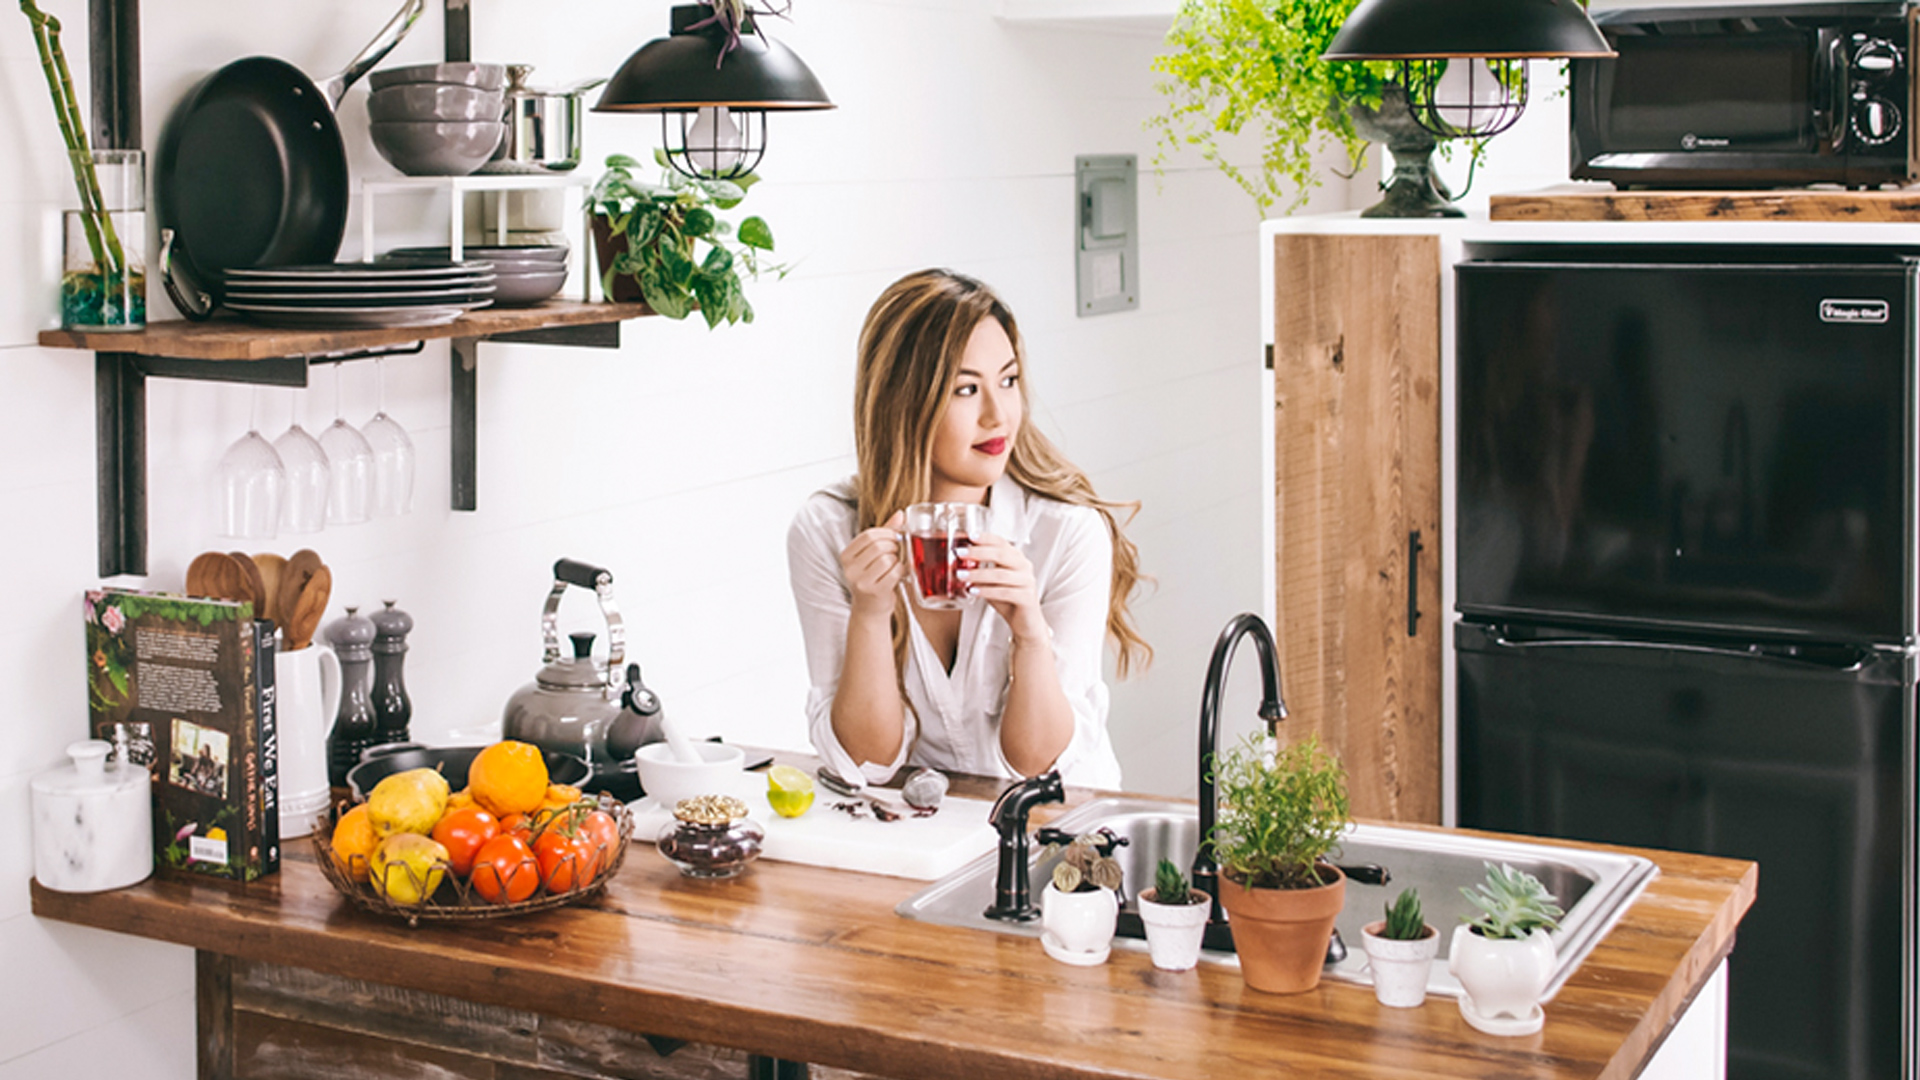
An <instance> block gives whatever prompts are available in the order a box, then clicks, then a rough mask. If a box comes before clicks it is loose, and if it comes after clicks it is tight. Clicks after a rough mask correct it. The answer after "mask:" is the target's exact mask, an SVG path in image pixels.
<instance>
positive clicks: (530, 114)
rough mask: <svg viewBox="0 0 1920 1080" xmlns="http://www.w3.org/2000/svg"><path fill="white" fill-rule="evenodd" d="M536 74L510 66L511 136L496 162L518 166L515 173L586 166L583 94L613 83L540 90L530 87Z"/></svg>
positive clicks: (526, 67)
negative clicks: (582, 135) (582, 145)
mask: <svg viewBox="0 0 1920 1080" xmlns="http://www.w3.org/2000/svg"><path fill="white" fill-rule="evenodd" d="M532 74H533V67H532V66H531V65H528V64H508V65H507V108H506V115H505V117H504V119H505V120H506V122H507V134H506V137H505V138H503V139H501V140H500V149H498V150H496V151H494V155H493V160H494V161H495V162H505V163H506V164H507V166H508V167H509V168H510V169H511V168H512V167H514V166H518V167H519V169H517V170H514V171H521V170H527V171H530V170H531V169H534V168H540V169H547V170H550V171H553V172H567V171H569V170H571V169H572V168H574V167H575V166H577V165H579V164H580V123H581V112H582V108H581V104H580V98H581V95H583V94H585V93H586V92H587V91H589V90H591V89H593V88H594V87H596V86H599V85H600V84H601V83H604V82H606V81H607V80H605V79H590V80H588V81H586V82H582V83H575V84H573V85H572V86H567V87H563V88H561V89H558V90H535V89H533V88H531V87H529V86H528V85H527V77H528V76H529V75H532Z"/></svg>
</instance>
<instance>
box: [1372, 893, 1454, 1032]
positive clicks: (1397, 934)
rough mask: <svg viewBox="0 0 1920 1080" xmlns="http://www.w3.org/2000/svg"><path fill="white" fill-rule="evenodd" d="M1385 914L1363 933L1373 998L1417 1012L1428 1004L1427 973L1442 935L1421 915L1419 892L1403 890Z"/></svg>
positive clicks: (1382, 1002) (1381, 1002)
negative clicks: (1423, 1004)
mask: <svg viewBox="0 0 1920 1080" xmlns="http://www.w3.org/2000/svg"><path fill="white" fill-rule="evenodd" d="M1383 914H1384V915H1385V916H1386V917H1385V918H1383V919H1381V920H1380V921H1378V922H1374V923H1369V924H1367V925H1366V926H1364V927H1362V928H1361V930H1360V941H1361V946H1362V947H1363V948H1365V949H1366V952H1367V968H1368V970H1369V971H1371V972H1372V973H1373V995H1374V997H1375V998H1377V999H1379V1002H1380V1004H1382V1005H1386V1006H1389V1007H1392V1008H1396V1009H1411V1008H1415V1007H1417V1006H1419V1005H1421V1004H1422V1003H1424V1002H1425V1001H1426V1000H1427V977H1428V974H1429V970H1428V969H1430V968H1431V967H1432V966H1433V958H1434V955H1435V954H1436V953H1438V952H1439V950H1440V932H1439V931H1438V930H1435V929H1434V928H1433V927H1431V926H1429V925H1427V920H1426V919H1425V918H1424V917H1423V916H1422V915H1421V912H1420V893H1419V891H1418V890H1416V889H1403V890H1401V892H1400V895H1399V896H1397V897H1395V898H1394V900H1393V902H1392V903H1390V904H1387V905H1385V907H1384V910H1383Z"/></svg>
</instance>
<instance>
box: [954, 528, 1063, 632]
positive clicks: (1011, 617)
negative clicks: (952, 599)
mask: <svg viewBox="0 0 1920 1080" xmlns="http://www.w3.org/2000/svg"><path fill="white" fill-rule="evenodd" d="M960 574H961V575H962V576H963V577H964V578H965V580H966V582H967V587H968V592H969V593H970V594H971V595H973V596H978V597H980V598H981V599H982V600H985V601H986V602H987V603H988V604H991V605H992V606H993V610H995V611H997V612H999V613H1000V617H1001V618H1003V619H1005V620H1007V626H1008V627H1009V628H1010V629H1012V631H1013V636H1014V639H1015V640H1016V641H1019V640H1035V641H1043V640H1046V638H1047V636H1048V633H1047V620H1046V616H1045V615H1043V614H1042V613H1041V611H1040V592H1039V588H1038V586H1037V585H1036V584H1035V583H1034V579H1033V564H1032V563H1030V562H1028V561H1027V557H1026V555H1025V554H1023V553H1022V552H1021V551H1020V549H1019V548H1017V547H1014V546H1013V545H1012V544H1011V543H1008V542H1007V541H1006V540H1004V539H1002V538H1000V537H998V536H995V535H993V534H992V533H983V534H982V535H980V536H976V537H974V538H973V540H972V542H971V543H970V544H969V545H968V547H967V552H966V555H965V556H964V557H963V558H962V559H961V560H960Z"/></svg>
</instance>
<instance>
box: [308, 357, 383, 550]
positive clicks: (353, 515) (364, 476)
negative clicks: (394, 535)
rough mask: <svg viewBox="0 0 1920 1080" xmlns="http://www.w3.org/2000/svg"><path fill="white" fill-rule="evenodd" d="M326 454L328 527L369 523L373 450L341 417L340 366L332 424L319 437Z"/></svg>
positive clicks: (335, 376) (335, 379)
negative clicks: (368, 511) (367, 521)
mask: <svg viewBox="0 0 1920 1080" xmlns="http://www.w3.org/2000/svg"><path fill="white" fill-rule="evenodd" d="M320 448H321V449H322V450H325V451H326V452H327V471H328V486H327V523H328V524H331V525H358V524H359V523H361V522H363V521H365V520H367V506H368V503H369V502H370V501H371V499H372V495H373V447H372V446H370V445H368V443H367V439H366V436H364V435H362V434H360V432H359V431H357V430H355V428H354V426H353V425H352V424H349V423H347V420H346V417H344V416H342V415H340V365H339V364H338V363H335V364H334V367H333V423H331V424H329V425H327V430H325V431H323V432H321V433H320Z"/></svg>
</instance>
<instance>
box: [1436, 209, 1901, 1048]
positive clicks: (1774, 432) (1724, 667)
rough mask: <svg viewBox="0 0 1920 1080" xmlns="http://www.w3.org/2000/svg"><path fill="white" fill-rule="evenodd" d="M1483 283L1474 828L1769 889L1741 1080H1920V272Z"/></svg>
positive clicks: (1467, 611) (1471, 641)
mask: <svg viewBox="0 0 1920 1080" xmlns="http://www.w3.org/2000/svg"><path fill="white" fill-rule="evenodd" d="M1483 254H1484V255H1486V257H1479V258H1474V259H1470V260H1468V261H1466V262H1463V263H1461V264H1459V265H1458V267H1457V268H1456V285H1457V290H1456V297H1457V303H1458V309H1457V316H1458V317H1457V322H1456V333H1457V338H1456V343H1457V361H1458V368H1457V370H1458V378H1459V383H1458V399H1457V400H1458V427H1457V432H1458V440H1459V441H1458V447H1457V450H1458V455H1457V462H1458V485H1457V488H1456V493H1457V504H1456V505H1457V517H1456V522H1457V536H1456V542H1457V546H1456V548H1455V551H1456V553H1457V558H1458V578H1457V582H1458V589H1457V593H1456V596H1457V602H1458V614H1459V616H1460V618H1459V620H1458V622H1457V623H1456V625H1455V645H1456V660H1457V664H1458V675H1459V679H1458V689H1459V698H1458V713H1457V716H1458V729H1457V730H1458V764H1459V769H1458V776H1459V785H1460V786H1459V793H1458V794H1459V820H1460V823H1461V824H1462V825H1466V826H1471V827H1478V828H1486V829H1496V830H1502V831H1509V832H1519V833H1532V834H1536V835H1543V836H1553V837H1566V838H1573V839H1581V840H1595V841H1603V842H1609V843H1619V844H1630V845H1640V846H1647V847H1656V848H1667V849H1672V850H1680V851H1695V852H1702V853H1706V854H1713V855H1726V856H1733V857H1737V858H1742V859H1752V860H1755V861H1757V862H1758V863H1759V864H1760V875H1759V894H1758V899H1757V900H1756V902H1755V904H1754V906H1753V909H1752V911H1751V912H1750V913H1749V914H1748V916H1747V918H1746V920H1745V921H1744V922H1743V923H1742V924H1741V927H1740V930H1739V933H1738V937H1737V941H1736V944H1735V948H1734V950H1733V953H1732V955H1731V957H1730V960H1729V981H1728V1070H1727V1075H1728V1076H1729V1077H1731V1078H1733V1080H1887V1078H1897V1077H1905V1078H1909V1080H1911V1078H1913V1077H1914V1076H1915V1065H1914V1016H1915V1012H1914V1009H1915V1005H1914V998H1915V994H1914V980H1915V926H1914V917H1915V916H1914V881H1915V878H1914V870H1915V859H1914V710H1915V657H1916V651H1915V650H1916V642H1917V641H1920V636H1917V635H1916V625H1915V618H1916V616H1915V611H1916V603H1915V589H1916V572H1915V567H1916V552H1915V534H1916V527H1915V512H1916V511H1915V505H1916V499H1915V482H1916V468H1915V453H1916V449H1915V447H1916V431H1915V426H1916V409H1915V392H1916V378H1915V330H1916V324H1915V288H1916V274H1915V262H1914V258H1913V257H1914V256H1915V255H1920V249H1914V250H1895V249H1875V248H1830V247H1811V246H1806V247H1786V248H1781V247H1732V246H1727V247H1720V246H1713V247H1709V246H1704V245H1694V246H1684V247H1660V246H1653V245H1644V246H1643V245H1633V246H1602V245H1544V246H1539V247H1533V248H1509V249H1504V250H1497V251H1494V252H1489V253H1483Z"/></svg>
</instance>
